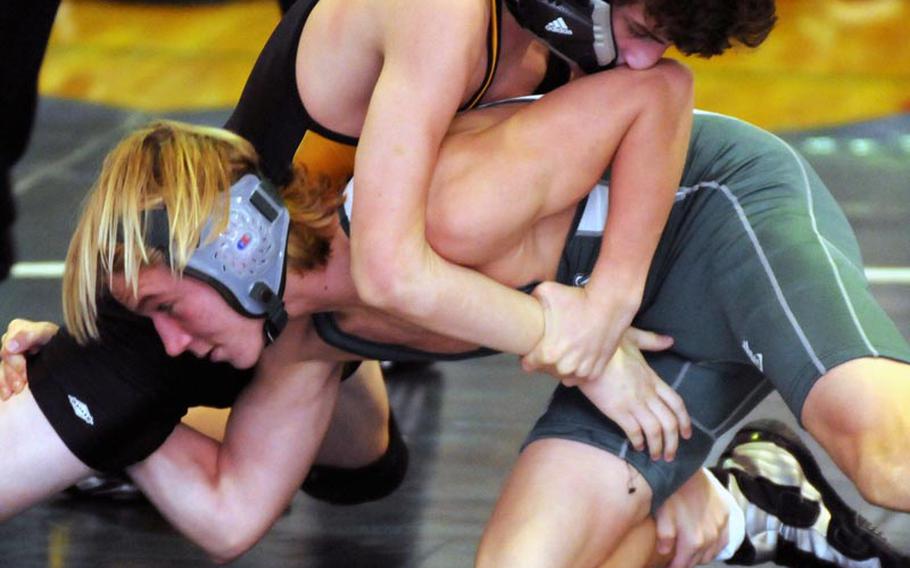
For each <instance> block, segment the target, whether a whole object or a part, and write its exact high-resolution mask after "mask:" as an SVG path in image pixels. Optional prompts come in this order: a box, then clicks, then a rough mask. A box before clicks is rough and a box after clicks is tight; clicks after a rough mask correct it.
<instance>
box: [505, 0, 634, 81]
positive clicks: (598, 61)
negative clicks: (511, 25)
mask: <svg viewBox="0 0 910 568" xmlns="http://www.w3.org/2000/svg"><path fill="white" fill-rule="evenodd" d="M506 5H507V6H508V7H509V10H510V11H511V12H512V15H513V16H515V19H516V20H518V23H519V24H520V25H521V27H523V28H525V29H527V30H528V31H530V32H531V33H533V34H534V35H535V36H537V37H538V38H540V39H541V40H543V42H544V43H546V44H547V46H549V48H550V49H551V50H552V51H553V52H554V53H556V54H557V55H559V56H561V57H562V58H564V59H567V60H569V61H570V62H574V63H577V64H578V66H579V67H581V69H582V70H583V71H584V72H585V73H596V72H597V71H603V70H605V69H609V68H611V67H613V66H614V65H616V57H617V48H616V40H615V39H614V37H613V22H612V17H611V8H610V3H609V2H607V1H606V0H506Z"/></svg>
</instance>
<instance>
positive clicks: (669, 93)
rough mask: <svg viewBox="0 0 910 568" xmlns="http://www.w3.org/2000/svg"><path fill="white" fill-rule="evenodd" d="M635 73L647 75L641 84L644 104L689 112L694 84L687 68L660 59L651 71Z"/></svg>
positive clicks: (692, 100) (671, 61)
mask: <svg viewBox="0 0 910 568" xmlns="http://www.w3.org/2000/svg"><path fill="white" fill-rule="evenodd" d="M637 73H646V74H647V77H644V78H643V79H644V80H643V81H642V83H641V88H642V91H643V93H642V96H643V97H644V99H643V101H644V102H645V103H646V104H648V105H657V106H670V107H672V108H673V109H675V110H680V111H681V110H689V111H691V108H692V106H693V105H694V98H695V86H694V85H695V83H694V80H693V77H692V71H690V70H689V68H688V67H686V66H685V65H683V64H682V63H679V62H677V61H674V60H672V59H662V60H661V61H660V62H659V63H658V64H657V65H655V66H654V67H652V68H651V69H648V70H647V71H643V72H642V71H639V72H637Z"/></svg>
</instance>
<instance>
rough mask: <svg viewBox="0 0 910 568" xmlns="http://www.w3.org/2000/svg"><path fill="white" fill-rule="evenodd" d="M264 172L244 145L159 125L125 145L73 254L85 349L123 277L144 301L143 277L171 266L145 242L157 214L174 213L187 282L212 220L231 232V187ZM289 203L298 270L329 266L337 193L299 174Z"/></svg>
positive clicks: (71, 318) (68, 287) (107, 166)
mask: <svg viewBox="0 0 910 568" xmlns="http://www.w3.org/2000/svg"><path fill="white" fill-rule="evenodd" d="M258 164H259V158H258V156H257V154H256V151H255V150H254V149H253V147H252V145H251V144H250V143H249V142H247V141H246V140H244V139H243V138H241V137H240V136H237V135H236V134H233V133H231V132H229V131H227V130H223V129H220V128H213V127H207V126H198V125H190V124H184V123H180V122H176V121H156V122H153V123H151V124H149V125H148V126H146V127H144V128H141V129H139V130H137V131H135V132H133V133H132V134H130V135H128V136H127V137H126V138H124V139H123V140H122V141H121V142H120V143H119V144H117V146H116V147H115V148H114V149H113V150H112V151H111V152H110V153H109V154H108V155H107V157H106V158H105V160H104V164H103V166H102V169H101V174H100V175H99V176H98V180H97V181H96V182H95V184H94V186H93V187H92V189H91V191H90V192H89V194H88V196H87V197H86V201H85V205H84V208H83V211H82V215H81V217H80V219H79V222H78V224H77V226H76V230H75V232H74V233H73V237H72V240H71V241H70V246H69V250H68V252H67V258H66V269H65V272H64V276H63V312H64V316H65V319H66V324H67V326H68V327H69V329H70V332H71V333H72V334H73V335H74V336H75V337H76V339H77V340H78V341H79V342H80V343H85V342H87V341H88V340H90V339H97V338H98V326H97V323H96V318H97V312H98V309H97V298H98V295H99V293H100V292H101V291H102V289H103V286H104V285H109V283H110V279H111V278H112V275H113V273H114V272H122V273H123V276H124V278H125V280H126V284H127V286H128V287H129V288H130V289H131V290H132V292H133V294H137V293H138V288H139V271H140V269H141V268H143V267H145V266H150V265H155V264H158V263H161V262H163V260H164V255H163V254H162V252H161V251H158V250H155V249H152V248H150V247H149V246H148V245H147V244H146V242H145V238H144V227H145V226H146V220H147V212H148V211H149V210H152V209H156V208H160V207H164V208H165V209H166V210H167V213H168V228H169V235H170V243H169V250H168V255H169V258H170V266H171V272H172V273H174V274H176V275H178V276H179V275H182V274H183V270H184V268H185V267H186V264H187V262H189V259H190V257H191V256H192V254H193V252H194V251H195V250H196V248H197V247H198V245H199V241H200V238H201V234H202V231H203V229H204V228H205V226H206V224H207V223H208V222H209V220H211V221H213V226H214V228H215V231H213V235H215V234H218V233H220V232H221V231H223V230H224V229H225V228H226V227H227V222H228V213H229V207H230V202H229V193H228V191H227V190H228V189H229V188H230V186H231V184H233V183H234V182H235V181H236V180H237V179H239V178H240V177H242V176H243V175H244V174H247V173H255V172H257V170H258ZM282 195H283V196H284V197H285V201H286V205H287V206H288V209H289V210H290V213H291V238H290V240H289V244H288V263H289V267H292V268H295V269H309V268H314V267H317V266H320V265H322V264H324V263H325V262H326V260H327V259H328V253H329V234H327V231H326V229H327V228H328V227H330V225H331V221H332V217H333V216H334V212H335V209H336V208H337V207H338V205H339V204H340V203H341V199H342V197H341V195H340V192H339V191H338V188H337V186H333V185H331V184H328V183H327V182H326V181H324V180H321V179H320V180H316V182H315V183H314V182H312V181H311V180H310V179H309V176H307V175H306V171H305V170H303V169H297V170H295V175H294V176H293V179H292V181H291V182H290V183H289V184H288V185H287V186H286V187H285V188H283V189H282Z"/></svg>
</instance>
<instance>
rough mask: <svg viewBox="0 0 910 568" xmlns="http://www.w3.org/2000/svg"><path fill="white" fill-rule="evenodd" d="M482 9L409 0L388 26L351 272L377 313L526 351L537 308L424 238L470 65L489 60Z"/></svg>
mask: <svg viewBox="0 0 910 568" xmlns="http://www.w3.org/2000/svg"><path fill="white" fill-rule="evenodd" d="M453 6H455V8H453ZM478 6H480V7H483V6H484V5H483V3H477V2H472V3H467V2H464V3H458V2H452V0H431V1H427V2H418V3H408V4H407V8H406V9H403V8H402V9H399V10H397V11H398V12H403V13H405V14H406V15H405V16H403V17H405V18H406V20H404V21H401V20H396V21H395V22H393V23H392V24H389V25H388V26H387V27H388V28H389V31H387V32H386V37H385V42H384V54H383V55H384V64H383V68H382V71H381V73H380V77H379V80H378V82H377V85H376V88H375V90H374V93H373V96H372V98H371V101H370V106H369V110H368V113H367V118H366V122H365V124H364V129H363V131H362V134H361V138H360V144H359V146H358V151H357V161H356V164H355V170H356V172H357V179H358V186H357V196H356V198H355V203H354V211H353V215H352V229H351V250H352V274H353V276H354V282H355V285H356V286H357V290H358V292H359V293H360V295H361V296H362V298H363V299H364V300H365V301H366V302H368V303H370V304H372V305H374V306H376V307H379V308H382V309H384V310H386V311H389V312H391V313H393V314H395V315H397V316H399V317H402V318H403V319H406V320H409V321H411V322H412V323H416V324H418V325H420V326H422V327H425V328H427V329H430V330H432V331H436V332H439V333H444V334H446V335H449V336H453V337H456V338H459V339H463V340H468V341H472V342H475V343H480V344H483V345H487V346H489V347H493V348H496V349H500V350H504V351H509V352H513V353H526V352H527V351H529V350H530V349H531V348H532V347H533V346H534V345H535V344H536V342H537V341H538V340H539V338H540V337H541V335H542V333H543V317H542V312H541V310H540V307H539V305H538V303H537V302H536V301H535V300H533V299H532V298H529V297H527V296H525V295H523V294H520V293H518V292H516V291H514V290H511V289H509V288H508V287H506V286H503V285H501V284H498V283H496V282H495V281H493V280H492V279H489V278H487V277H485V276H482V275H481V274H479V273H477V272H475V271H472V270H468V269H465V268H461V267H458V266H456V265H454V264H452V263H450V262H448V261H447V260H445V259H443V258H441V257H440V256H439V255H438V254H437V253H436V252H435V251H434V250H433V249H432V248H431V247H430V246H429V245H428V244H427V241H426V236H425V219H426V193H427V189H428V187H429V184H430V180H431V174H432V171H433V168H434V166H435V162H436V159H437V154H438V151H439V147H440V144H441V143H442V139H443V136H444V134H445V132H446V130H447V128H448V126H449V122H450V121H451V119H452V116H453V115H454V113H455V111H456V109H457V107H458V105H459V102H460V100H461V98H462V96H463V95H464V93H465V91H466V88H467V87H466V85H467V84H468V83H469V74H470V72H471V70H472V69H474V67H475V66H474V65H472V64H471V62H477V61H482V53H483V47H484V41H485V40H484V38H485V34H486V29H485V27H484V22H485V20H484V18H483V12H482V11H479V10H477V8H478ZM472 10H473V11H472ZM441 13H444V15H441ZM393 28H394V29H393ZM466 30H467V31H466Z"/></svg>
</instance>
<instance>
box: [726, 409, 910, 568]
mask: <svg viewBox="0 0 910 568" xmlns="http://www.w3.org/2000/svg"><path fill="white" fill-rule="evenodd" d="M712 472H713V473H714V474H715V475H716V476H717V477H718V478H719V479H720V480H721V482H722V483H723V484H724V486H726V487H727V488H728V489H729V490H730V492H731V493H732V494H733V497H734V498H735V499H736V501H737V503H739V505H740V507H741V508H742V510H743V513H744V514H745V520H746V538H745V541H744V542H743V544H742V546H741V547H740V548H739V550H737V552H736V554H735V555H734V556H733V557H732V558H731V559H730V560H728V561H727V564H735V565H741V566H751V565H755V564H761V563H763V562H774V563H775V564H778V565H780V566H793V567H798V568H814V567H819V568H821V567H824V568H831V567H833V566H840V567H844V568H907V567H910V557H908V556H905V555H903V554H901V553H900V552H898V551H897V550H895V549H894V548H893V547H892V546H891V545H890V544H888V542H887V541H886V540H885V539H884V538H883V537H882V536H881V534H879V532H878V531H877V530H876V529H875V528H874V527H873V526H872V524H871V523H870V522H869V521H867V520H866V519H865V518H863V517H862V516H861V515H860V514H859V513H857V512H856V511H854V510H853V509H851V508H850V507H849V506H848V505H847V504H846V503H844V501H843V500H842V499H841V498H840V497H839V496H838V495H837V493H836V492H835V491H834V488H833V487H831V485H830V484H829V483H828V482H827V481H826V480H825V478H824V477H823V476H822V474H821V469H820V468H819V465H818V463H817V462H816V461H815V458H813V457H812V454H811V453H810V452H809V449H808V448H807V447H806V446H805V445H804V444H803V443H802V441H800V439H799V436H797V435H796V433H795V432H793V431H791V430H790V429H789V428H788V427H787V426H785V425H784V424H782V423H780V422H777V421H773V420H761V421H757V422H752V423H750V424H747V425H746V426H745V427H743V428H742V429H741V430H740V431H739V432H737V433H736V436H735V437H734V438H733V441H732V442H731V443H730V445H729V446H727V449H726V450H724V453H723V454H722V455H721V458H720V460H719V462H718V467H716V468H712Z"/></svg>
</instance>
